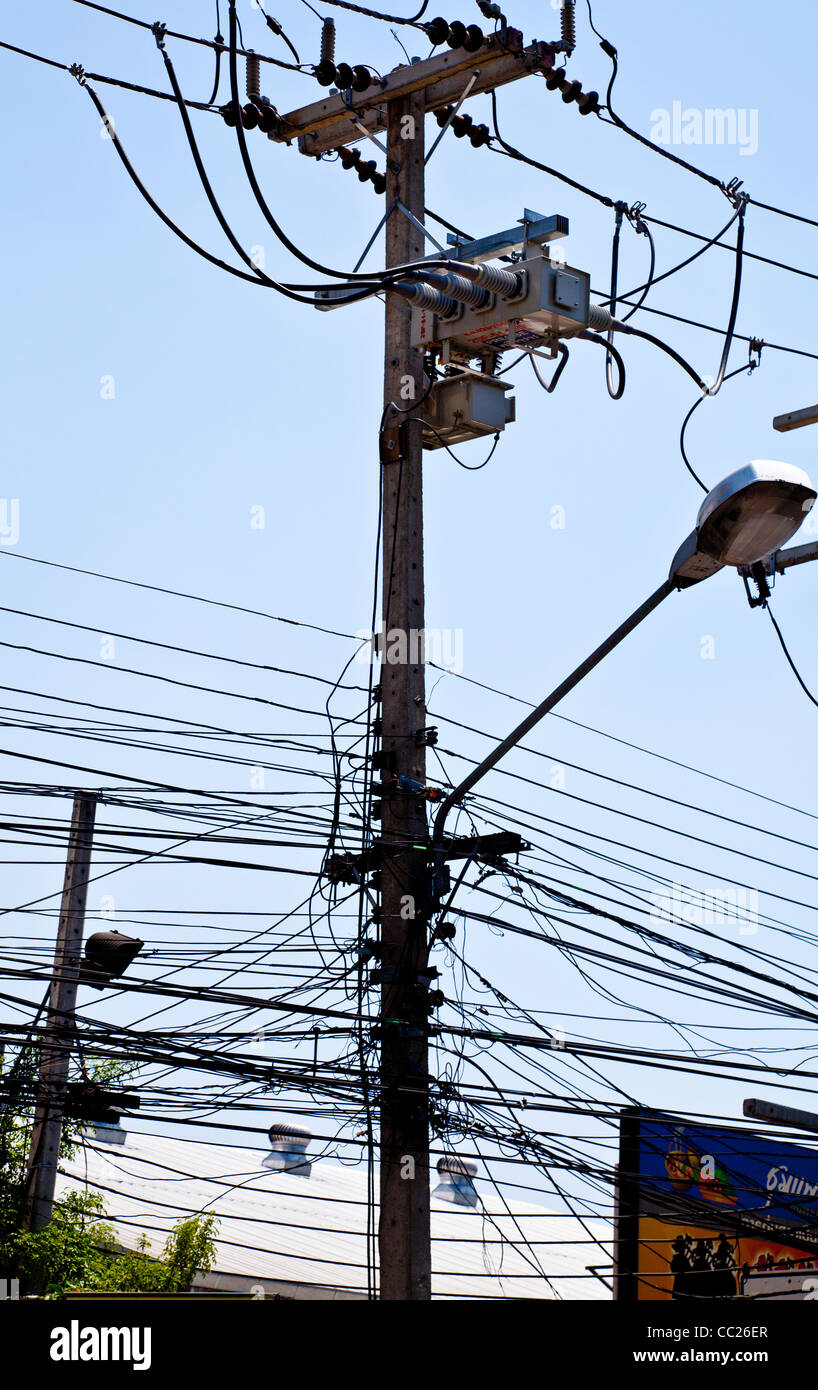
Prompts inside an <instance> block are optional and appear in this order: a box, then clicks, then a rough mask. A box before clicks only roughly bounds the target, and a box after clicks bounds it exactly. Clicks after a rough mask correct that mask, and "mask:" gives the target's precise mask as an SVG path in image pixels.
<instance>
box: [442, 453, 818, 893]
mask: <svg viewBox="0 0 818 1390" xmlns="http://www.w3.org/2000/svg"><path fill="white" fill-rule="evenodd" d="M817 495H818V494H816V491H815V488H814V487H813V486H812V483H811V482H810V480H809V478H808V477H807V474H806V473H805V472H804V471H803V469H801V468H796V467H795V466H794V465H793V464H789V463H776V462H774V461H773V460H770V459H758V460H756V461H755V462H754V463H750V464H747V466H746V467H744V468H739V469H737V470H736V472H735V473H731V474H729V476H728V477H726V478H725V479H724V480H723V481H722V482H720V483H717V485H716V486H715V487H714V488H713V489H712V490H711V491H710V492H708V494H707V496H706V497H705V499H704V501H703V503H702V505H701V508H700V509H699V515H698V517H697V519H696V528H695V530H694V531H691V533H690V535H689V536H688V537H687V539H686V540H685V541H683V543H682V544H681V545H680V547H679V549H678V550H677V552H676V554H675V555H674V557H673V563H672V564H671V567H670V573H669V575H668V577H667V579H666V580H665V582H664V584H661V585H660V586H659V588H658V589H657V590H656V591H655V593H653V594H651V596H650V598H649V599H647V600H646V601H645V602H644V603H643V604H642V606H641V607H640V608H637V610H636V612H635V613H632V614H631V616H630V617H629V618H626V620H625V622H624V623H622V625H621V627H618V628H617V629H616V631H615V632H613V633H611V636H610V637H608V638H606V640H605V641H604V642H603V643H602V645H601V646H599V647H597V649H596V651H594V652H592V653H591V655H590V656H589V657H586V659H585V661H583V662H582V663H581V665H579V666H578V667H577V668H576V670H575V671H574V672H573V673H572V674H571V675H570V676H568V677H567V679H566V680H564V681H563V682H562V684H561V685H558V686H557V688H556V690H553V691H552V692H551V694H550V695H549V696H547V698H546V699H545V700H543V702H542V704H540V705H537V708H536V709H533V710H532V711H531V713H530V714H528V715H526V717H525V719H524V720H523V721H522V723H520V724H518V725H517V727H516V729H514V730H512V732H511V733H510V734H509V736H508V738H506V739H504V740H503V742H502V743H499V744H498V745H497V747H496V748H495V749H494V750H493V751H492V752H491V753H489V755H488V757H486V758H484V759H483V761H482V762H481V763H480V764H479V765H478V766H477V767H475V768H473V769H472V771H471V772H470V773H469V774H468V776H467V777H464V778H463V781H462V782H460V783H459V785H458V786H456V787H455V788H454V790H453V791H451V792H449V794H448V795H447V796H446V797H445V798H444V800H443V801H442V802H441V803H440V806H439V808H438V812H437V815H436V816H435V822H434V829H433V832H432V862H433V869H434V872H435V875H437V873H438V871H439V870H440V868H441V867H442V865H443V863H444V861H445V858H446V850H445V845H444V843H443V831H444V828H445V825H446V817H447V816H448V814H449V811H450V810H451V808H452V806H454V805H455V803H456V802H458V801H460V800H461V799H462V798H463V797H464V796H465V795H466V793H467V792H469V791H471V789H472V787H473V786H474V785H475V783H477V782H479V781H480V780H481V778H483V777H485V775H486V773H487V772H489V771H490V770H491V769H492V768H493V767H495V766H496V764H497V763H499V762H500V760H501V758H503V757H505V755H506V753H507V752H508V751H509V750H510V749H511V748H513V747H514V746H515V744H517V743H519V742H520V739H522V738H524V737H525V735H526V734H527V733H529V732H530V731H531V729H533V728H534V727H535V725H537V724H539V722H540V720H541V719H542V718H543V717H544V716H545V715H546V714H548V713H549V711H550V710H552V709H553V708H554V706H555V705H557V704H559V702H560V700H562V699H563V697H564V696H565V695H567V694H568V693H569V692H570V691H571V690H573V689H574V686H576V685H579V683H580V681H581V680H582V679H583V678H584V677H585V676H587V675H588V672H589V671H592V670H593V669H594V667H595V666H598V665H599V663H600V661H602V659H603V658H604V657H606V656H607V655H608V653H609V652H611V651H613V649H614V647H618V646H619V643H620V642H621V641H622V640H623V638H625V637H627V635H628V633H629V632H633V629H634V628H635V627H638V626H639V624H640V623H641V622H642V621H643V619H644V618H647V616H648V614H649V613H652V612H653V610H654V608H658V607H659V604H660V603H662V602H663V601H664V599H666V598H667V597H668V595H669V594H671V593H673V590H674V589H688V588H690V587H691V586H692V585H693V584H699V583H701V581H702V580H703V579H708V578H709V577H710V575H711V574H716V573H717V571H718V570H720V569H723V568H724V567H725V566H729V567H732V568H734V569H739V568H744V567H746V566H752V565H755V564H758V563H759V562H760V561H763V560H765V559H766V558H767V557H769V556H770V555H771V554H772V553H773V552H775V551H777V550H778V549H779V547H780V546H782V545H785V544H786V542H787V541H788V540H790V539H791V538H792V537H793V536H794V535H795V533H796V531H797V530H798V528H799V526H800V525H801V523H802V521H803V520H804V517H805V516H806V514H807V512H809V511H810V510H811V509H812V506H813V504H814V502H815V499H816V496H817ZM778 559H779V560H780V561H782V562H783V561H784V560H785V559H786V552H785V553H784V555H783V556H779V557H778Z"/></svg>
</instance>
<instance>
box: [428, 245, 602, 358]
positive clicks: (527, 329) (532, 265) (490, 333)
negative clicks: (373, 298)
mask: <svg viewBox="0 0 818 1390" xmlns="http://www.w3.org/2000/svg"><path fill="white" fill-rule="evenodd" d="M513 269H514V270H518V271H519V270H522V271H525V273H526V285H525V293H524V294H523V295H522V297H521V298H520V299H518V300H515V301H514V302H511V301H509V300H506V299H501V298H499V297H497V298H496V299H495V300H494V302H493V303H492V304H491V305H490V306H489V307H486V308H483V309H473V308H471V307H468V306H464V308H463V313H462V314H460V315H459V316H458V317H457V318H453V319H443V318H441V317H440V316H439V315H437V314H435V313H433V312H432V311H431V310H429V309H425V308H419V307H416V308H413V310H412V345H413V347H422V348H429V349H431V348H437V349H438V350H440V349H443V348H444V346H445V345H446V344H447V343H449V344H451V346H452V347H455V348H457V349H458V351H460V352H461V353H468V354H470V355H472V356H479V355H480V354H482V353H490V352H502V351H503V350H504V349H505V348H508V347H514V346H516V345H518V344H519V346H520V347H537V346H538V345H541V344H542V343H554V342H556V340H557V339H558V338H571V337H574V336H575V335H576V334H577V333H580V332H581V331H582V330H583V329H584V328H587V327H588V320H589V315H590V310H591V278H590V276H589V275H588V273H587V271H585V270H575V269H573V268H572V267H570V266H563V265H557V264H555V263H554V262H553V261H550V260H548V259H547V258H546V257H545V256H533V257H532V258H531V259H530V260H524V261H517V262H515V264H514V266H513Z"/></svg>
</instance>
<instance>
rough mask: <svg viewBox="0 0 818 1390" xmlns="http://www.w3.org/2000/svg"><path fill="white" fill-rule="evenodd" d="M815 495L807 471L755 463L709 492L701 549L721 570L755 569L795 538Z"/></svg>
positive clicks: (701, 519) (700, 523) (700, 526)
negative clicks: (745, 567) (729, 568)
mask: <svg viewBox="0 0 818 1390" xmlns="http://www.w3.org/2000/svg"><path fill="white" fill-rule="evenodd" d="M816 496H818V494H816V491H815V488H814V487H813V486H812V483H811V482H810V480H809V478H808V476H807V474H806V473H805V472H804V470H803V469H802V468H796V467H795V465H794V464H791V463H778V462H776V461H774V460H773V459H756V460H755V461H754V462H753V463H748V464H746V465H745V467H744V468H739V469H737V470H736V472H735V473H730V474H729V476H728V477H726V478H724V479H723V480H722V482H720V483H717V484H716V486H715V487H714V488H713V489H712V490H711V491H710V492H708V494H707V496H706V497H705V499H704V501H703V502H702V505H701V508H700V510H699V515H698V518H697V521H696V536H697V549H698V551H699V552H700V553H701V554H705V555H709V556H711V557H712V558H713V559H714V560H716V561H718V563H719V564H721V565H732V566H733V567H734V568H736V569H738V568H740V567H741V566H742V565H754V564H755V563H756V562H757V561H758V560H762V559H763V558H764V557H765V555H769V554H770V553H771V552H772V551H774V550H778V549H779V548H780V547H781V546H782V545H786V543H787V541H788V540H790V539H791V538H792V537H793V536H794V535H795V533H796V531H797V530H798V528H799V527H800V525H801V523H802V522H803V520H804V517H805V516H806V515H807V513H808V512H809V511H810V510H811V509H812V506H813V503H814V502H815V499H816Z"/></svg>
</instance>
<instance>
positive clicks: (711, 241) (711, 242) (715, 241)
mask: <svg viewBox="0 0 818 1390" xmlns="http://www.w3.org/2000/svg"><path fill="white" fill-rule="evenodd" d="M738 215H739V212H738V209H736V211H735V212H734V213H733V215H732V217H731V218H730V220H729V221H728V222H726V223H725V224H724V226H723V227H722V229H721V231H720V232H717V233H716V235H715V236H713V237H709V238H704V237H703V238H701V239H702V240H703V241H704V245H703V246H700V247H699V249H698V251H694V252H693V254H692V255H691V256H686V257H685V259H684V260H683V261H679V262H678V263H677V264H676V265H673V266H671V267H670V269H669V270H665V271H663V272H662V274H661V275H656V276H652V277H650V276H649V277H648V280H647V281H646V282H645V283H644V284H642V285H637V286H636V288H635V289H632V290H628V291H627V292H626V293H625V294H623V295H620V298H621V299H622V301H623V302H626V301H628V300H630V299H631V298H632V297H633V295H635V294H639V292H640V290H644V291H646V292H647V290H649V289H651V288H653V286H655V285H660V284H661V283H662V281H663V280H667V279H668V277H669V276H671V275H676V274H677V272H678V271H680V270H684V269H685V268H686V267H687V266H689V265H692V263H693V261H695V260H697V259H698V257H699V256H703V255H704V253H705V251H707V250H709V248H710V247H711V246H717V245H720V244H721V238H722V237H723V236H724V235H725V234H726V233H727V232H728V231H729V230H730V228H731V227H732V225H733V223H734V222H735V221H736V218H737V217H738ZM647 220H648V221H652V222H656V221H657V220H658V219H657V218H655V217H653V218H649V219H647ZM659 225H660V226H670V224H668V223H660V224H659ZM670 230H671V231H679V232H682V233H683V234H685V233H684V228H681V227H671V228H670ZM689 235H691V236H694V235H696V234H695V233H692V232H691V233H689ZM651 243H652V238H651ZM723 249H724V250H725V251H732V252H733V253H734V254H735V247H732V246H724V247H723ZM745 254H747V253H745ZM817 278H818V277H817ZM610 302H611V301H610V299H600V300H599V303H600V304H602V305H608V306H610ZM643 303H644V295H643V297H642V299H641V300H640V301H639V304H638V305H636V306H634V312H635V309H636V308H641V307H642V304H643ZM613 312H614V310H613V309H611V313H613ZM625 317H626V318H630V314H627V315H626V316H625ZM623 322H624V319H623Z"/></svg>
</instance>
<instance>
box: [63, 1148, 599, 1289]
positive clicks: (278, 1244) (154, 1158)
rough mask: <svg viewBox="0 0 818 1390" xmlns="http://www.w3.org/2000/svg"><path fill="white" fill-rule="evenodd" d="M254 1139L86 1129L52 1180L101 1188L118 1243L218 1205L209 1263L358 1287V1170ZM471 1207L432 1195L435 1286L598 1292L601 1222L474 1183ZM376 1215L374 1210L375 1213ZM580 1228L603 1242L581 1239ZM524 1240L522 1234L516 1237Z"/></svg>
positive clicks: (362, 1241)
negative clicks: (295, 1157)
mask: <svg viewBox="0 0 818 1390" xmlns="http://www.w3.org/2000/svg"><path fill="white" fill-rule="evenodd" d="M266 1152H267V1151H266V1149H265V1150H255V1149H249V1148H233V1147H223V1146H220V1145H216V1144H205V1143H197V1142H192V1143H189V1142H187V1141H186V1140H184V1139H171V1138H166V1137H163V1136H157V1135H147V1134H137V1133H131V1132H129V1133H128V1134H127V1135H126V1137H125V1142H124V1143H118V1144H114V1143H106V1142H100V1141H99V1139H98V1138H96V1137H95V1135H94V1134H93V1132H91V1133H89V1134H87V1135H86V1136H85V1142H84V1143H83V1145H82V1146H81V1147H80V1148H78V1149H77V1150H76V1153H75V1156H74V1158H73V1159H72V1160H70V1161H68V1162H66V1163H64V1164H63V1169H64V1172H63V1173H62V1174H61V1176H60V1178H59V1180H58V1192H66V1191H77V1190H83V1189H85V1188H86V1186H87V1187H88V1189H89V1190H96V1191H100V1192H101V1193H102V1196H103V1198H104V1201H105V1206H106V1210H107V1213H108V1219H109V1220H110V1221H111V1223H112V1224H113V1225H114V1226H115V1227H116V1229H117V1234H118V1236H119V1239H120V1240H121V1241H122V1244H123V1245H125V1246H129V1247H131V1248H134V1247H135V1246H136V1242H137V1240H138V1239H139V1236H140V1235H141V1234H142V1233H143V1232H144V1233H145V1235H146V1236H147V1238H148V1240H149V1242H150V1249H151V1250H152V1252H154V1253H159V1252H160V1251H161V1249H162V1247H163V1245H164V1243H165V1239H166V1236H167V1233H168V1232H169V1231H170V1229H171V1227H172V1226H173V1225H174V1224H175V1222H176V1221H178V1220H179V1218H180V1217H183V1216H188V1215H190V1214H192V1213H195V1212H199V1211H214V1212H216V1214H217V1215H218V1217H219V1230H218V1236H217V1241H216V1244H217V1257H216V1262H215V1265H214V1272H218V1273H221V1274H237V1275H243V1276H248V1277H250V1278H252V1277H256V1278H257V1279H261V1280H265V1281H274V1282H275V1283H277V1284H286V1285H293V1286H300V1287H301V1289H302V1290H303V1293H297V1296H308V1292H309V1290H312V1291H313V1293H318V1292H319V1291H320V1290H331V1289H344V1290H347V1291H348V1292H349V1294H351V1295H352V1296H354V1295H355V1293H357V1294H358V1295H361V1294H362V1295H363V1296H364V1297H365V1296H366V1286H367V1281H366V1172H365V1169H364V1168H363V1167H362V1166H360V1165H359V1166H357V1167H355V1168H347V1167H343V1166H341V1165H340V1164H338V1163H337V1162H334V1163H333V1162H329V1161H328V1160H326V1159H322V1158H317V1159H316V1158H315V1157H313V1156H310V1157H311V1160H312V1171H311V1173H310V1176H309V1177H303V1176H300V1175H299V1174H298V1173H288V1172H271V1171H270V1170H269V1169H266V1168H262V1167H261V1160H262V1158H264V1156H265V1154H266ZM486 1186H487V1185H486V1184H485V1183H484V1184H481V1182H480V1178H479V1175H478V1178H477V1189H478V1192H479V1193H480V1198H481V1201H480V1205H479V1207H477V1208H472V1207H467V1206H458V1205H455V1204H453V1203H451V1202H447V1201H444V1200H441V1199H439V1198H436V1197H434V1196H433V1198H432V1241H433V1246H432V1249H433V1270H434V1272H433V1279H432V1294H433V1297H435V1298H445V1297H454V1298H469V1297H482V1298H567V1299H580V1298H581V1299H587V1298H608V1297H609V1296H610V1295H609V1294H608V1292H607V1290H606V1289H605V1287H604V1286H603V1284H602V1283H601V1282H600V1281H599V1280H598V1279H597V1278H595V1277H594V1276H593V1275H592V1274H589V1273H588V1270H587V1266H588V1265H598V1266H603V1267H604V1266H606V1265H609V1264H610V1250H611V1245H610V1228H609V1227H608V1226H607V1225H606V1224H605V1223H603V1222H599V1221H596V1222H587V1223H581V1222H579V1221H578V1220H576V1219H575V1218H574V1217H571V1216H570V1215H569V1216H563V1215H559V1214H557V1213H554V1212H549V1211H547V1210H545V1209H544V1208H542V1207H538V1206H534V1205H532V1204H529V1203H525V1202H518V1201H516V1200H509V1201H508V1203H507V1205H506V1204H504V1203H503V1201H502V1199H501V1198H499V1197H498V1196H497V1195H496V1193H494V1191H493V1190H489V1191H481V1188H483V1187H486ZM376 1220H377V1218H376ZM589 1230H590V1231H591V1232H592V1233H593V1235H594V1236H598V1237H599V1239H600V1240H601V1241H602V1242H603V1245H602V1248H601V1247H600V1246H599V1245H598V1244H596V1243H595V1241H594V1240H592V1238H591V1236H590V1235H589ZM526 1243H527V1244H526Z"/></svg>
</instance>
